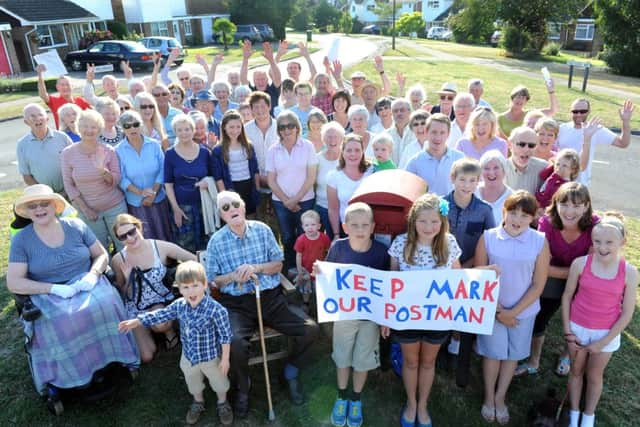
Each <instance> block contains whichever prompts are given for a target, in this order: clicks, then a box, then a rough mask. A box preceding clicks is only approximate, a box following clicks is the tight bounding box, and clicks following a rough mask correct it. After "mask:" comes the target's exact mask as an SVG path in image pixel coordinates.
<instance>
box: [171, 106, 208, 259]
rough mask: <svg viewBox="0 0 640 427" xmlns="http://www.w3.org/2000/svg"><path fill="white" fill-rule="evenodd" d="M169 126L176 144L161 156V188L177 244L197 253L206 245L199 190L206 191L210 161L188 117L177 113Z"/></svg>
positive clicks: (191, 120)
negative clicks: (162, 184) (167, 200)
mask: <svg viewBox="0 0 640 427" xmlns="http://www.w3.org/2000/svg"><path fill="white" fill-rule="evenodd" d="M171 125H172V126H173V131H174V132H175V134H176V144H175V145H174V146H173V147H172V148H170V149H169V150H167V152H166V153H165V156H164V183H165V184H164V186H165V190H166V192H167V198H168V199H169V204H170V205H171V210H172V211H173V222H174V223H175V226H176V231H177V232H176V233H175V236H176V243H177V244H178V245H179V246H181V247H182V248H184V249H186V250H188V251H189V252H192V253H196V252H197V251H199V250H201V249H204V247H205V245H206V242H205V236H204V223H203V219H202V208H201V201H200V189H205V188H207V182H206V180H205V179H204V178H206V177H208V176H211V160H210V156H209V150H207V148H205V146H204V145H201V144H198V143H197V142H194V141H193V134H194V132H195V124H194V122H193V119H192V118H191V117H189V116H187V115H186V114H178V115H177V116H176V117H175V118H174V119H173V121H172V122H171Z"/></svg>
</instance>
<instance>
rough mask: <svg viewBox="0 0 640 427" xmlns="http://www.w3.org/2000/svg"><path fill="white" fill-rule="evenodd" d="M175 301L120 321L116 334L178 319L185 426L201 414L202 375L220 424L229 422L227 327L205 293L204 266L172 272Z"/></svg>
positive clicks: (223, 313)
mask: <svg viewBox="0 0 640 427" xmlns="http://www.w3.org/2000/svg"><path fill="white" fill-rule="evenodd" d="M176 283H177V286H178V289H179V290H180V294H181V295H182V296H183V298H179V299H177V300H176V301H174V302H173V303H171V304H170V305H168V306H167V307H165V308H162V309H159V310H155V311H152V312H147V313H143V314H140V315H138V317H137V318H136V319H131V320H125V321H123V322H120V325H119V326H118V329H119V330H120V332H128V331H130V330H132V329H135V328H137V327H139V326H145V327H147V328H148V327H150V326H152V325H155V324H158V323H164V322H167V321H170V320H175V319H178V321H179V322H180V340H181V341H182V356H181V358H180V368H181V369H182V371H183V372H184V378H185V381H186V382H187V388H188V389H189V393H191V394H192V395H193V399H194V400H193V403H192V404H191V407H190V408H189V412H188V413H187V418H186V422H187V424H195V423H197V422H198V419H199V418H200V414H201V413H202V412H203V411H204V395H203V393H202V392H203V390H204V387H205V385H204V381H203V380H204V376H206V377H207V378H208V379H209V384H210V385H211V388H212V389H213V390H214V391H215V392H216V394H217V395H218V405H217V412H218V417H219V418H220V422H221V423H222V425H230V424H231V423H232V422H233V411H232V409H231V405H229V402H227V391H228V390H229V379H228V378H227V373H228V372H229V353H230V349H231V326H230V324H229V316H228V314H227V310H226V309H225V308H224V307H223V306H222V305H220V304H219V303H218V302H216V301H215V300H213V298H211V297H210V296H209V295H207V294H206V289H207V276H206V273H205V270H204V267H203V266H202V265H200V264H199V263H197V262H195V261H187V262H183V263H182V264H180V265H179V266H178V269H177V271H176Z"/></svg>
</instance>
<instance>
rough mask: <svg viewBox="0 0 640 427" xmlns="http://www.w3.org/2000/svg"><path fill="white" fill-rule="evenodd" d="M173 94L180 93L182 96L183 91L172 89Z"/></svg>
mask: <svg viewBox="0 0 640 427" xmlns="http://www.w3.org/2000/svg"><path fill="white" fill-rule="evenodd" d="M171 95H180V96H182V92H180V91H179V90H172V91H171Z"/></svg>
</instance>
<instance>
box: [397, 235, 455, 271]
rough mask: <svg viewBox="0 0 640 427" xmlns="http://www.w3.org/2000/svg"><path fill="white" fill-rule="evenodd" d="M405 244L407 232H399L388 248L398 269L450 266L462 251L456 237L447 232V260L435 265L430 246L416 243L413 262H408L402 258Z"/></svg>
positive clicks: (442, 267)
mask: <svg viewBox="0 0 640 427" xmlns="http://www.w3.org/2000/svg"><path fill="white" fill-rule="evenodd" d="M406 245H407V234H406V233H405V234H401V235H399V236H398V237H396V238H395V239H394V241H393V243H391V247H390V248H389V255H391V256H392V257H394V258H395V259H397V260H398V265H399V266H400V271H408V270H438V269H446V268H451V267H452V266H453V263H454V262H455V260H457V259H458V258H460V255H461V254H462V251H461V250H460V247H459V246H458V242H456V238H455V237H453V235H452V234H449V233H447V245H448V247H449V258H448V259H447V262H446V263H445V264H444V265H442V266H439V267H436V260H435V259H434V257H433V251H432V249H431V246H425V245H421V244H418V245H417V246H416V252H415V254H414V255H413V264H409V263H407V262H406V261H405V259H404V247H405V246H406Z"/></svg>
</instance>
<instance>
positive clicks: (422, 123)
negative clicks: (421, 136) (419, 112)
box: [411, 120, 427, 128]
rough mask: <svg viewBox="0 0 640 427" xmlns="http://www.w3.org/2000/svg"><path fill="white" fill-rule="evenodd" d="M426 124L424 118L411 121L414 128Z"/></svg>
mask: <svg viewBox="0 0 640 427" xmlns="http://www.w3.org/2000/svg"><path fill="white" fill-rule="evenodd" d="M426 125H427V122H426V121H424V120H421V121H419V122H413V123H411V127H414V128H417V127H418V126H426Z"/></svg>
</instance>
